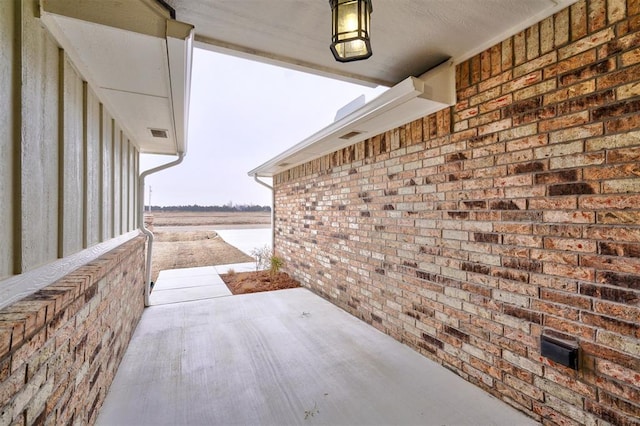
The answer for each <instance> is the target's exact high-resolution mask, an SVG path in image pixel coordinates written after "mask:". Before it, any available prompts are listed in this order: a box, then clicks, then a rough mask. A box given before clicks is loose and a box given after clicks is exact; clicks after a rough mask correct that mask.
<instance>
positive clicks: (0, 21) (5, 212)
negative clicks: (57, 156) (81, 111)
mask: <svg viewBox="0 0 640 426" xmlns="http://www.w3.org/2000/svg"><path fill="white" fill-rule="evenodd" d="M13 17H14V2H11V1H0V182H2V184H1V185H0V206H2V208H0V239H2V241H3V243H2V244H0V278H2V277H5V276H7V275H11V274H12V272H13V269H14V268H13V265H14V256H13V253H14V246H13V245H12V244H5V243H4V242H5V241H13V240H14V233H13V217H14V211H15V208H14V207H15V206H14V204H13V189H14V188H13V187H14V181H15V179H14V167H13V160H14V146H15V145H14V136H13V133H14V123H15V116H16V115H17V114H16V113H15V111H14V104H15V99H14V97H13V90H14V84H13V79H14V77H15V74H14V69H15V68H16V66H15V58H16V57H17V56H18V55H15V54H14V48H13V37H14V34H15V28H14V24H13V22H14V19H13Z"/></svg>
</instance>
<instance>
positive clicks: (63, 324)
mask: <svg viewBox="0 0 640 426" xmlns="http://www.w3.org/2000/svg"><path fill="white" fill-rule="evenodd" d="M143 281H144V238H142V237H137V238H135V239H134V240H131V241H129V242H127V243H125V244H123V245H122V246H120V247H118V248H117V249H114V250H112V251H111V252H109V253H107V254H105V255H104V256H102V257H100V258H99V259H97V260H96V261H93V262H91V263H89V264H87V265H85V266H83V267H81V268H79V269H77V270H76V271H75V272H73V273H71V274H69V275H68V276H66V277H65V278H63V279H61V280H59V281H58V282H56V283H54V284H52V285H50V286H48V287H46V288H44V289H42V290H40V291H38V292H37V293H35V294H34V295H32V296H29V297H27V298H25V299H23V300H21V301H19V302H17V303H15V304H13V305H11V306H9V307H7V308H5V309H3V310H0V425H9V424H11V425H14V424H15V425H23V424H28V425H31V424H41V423H46V424H57V425H59V424H92V423H94V422H95V420H96V416H97V413H98V410H99V408H100V406H101V405H102V403H103V401H104V398H105V395H106V392H107V390H108V388H109V385H110V384H111V381H112V380H113V377H114V376H115V373H116V370H117V367H118V365H119V363H120V360H121V359H122V356H123V355H124V352H125V349H126V348H127V345H128V343H129V339H130V337H131V334H132V333H133V330H134V329H135V327H136V325H137V323H138V320H139V319H140V316H141V315H142V310H143V308H144V298H143V289H144V286H143Z"/></svg>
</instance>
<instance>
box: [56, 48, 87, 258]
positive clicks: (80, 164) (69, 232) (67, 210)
mask: <svg viewBox="0 0 640 426" xmlns="http://www.w3.org/2000/svg"><path fill="white" fill-rule="evenodd" d="M60 61H61V64H62V66H61V67H60V70H61V73H62V75H61V78H60V81H61V82H62V89H61V92H62V99H61V103H62V109H63V114H62V123H61V127H62V139H63V140H64V143H61V144H60V153H61V155H60V175H59V176H60V182H61V184H62V202H61V206H62V209H61V210H60V232H61V236H63V237H64V238H60V240H59V245H60V253H59V255H60V257H66V256H69V255H70V254H73V253H77V252H78V251H80V250H82V249H83V242H84V241H83V240H84V237H83V230H84V226H83V218H84V203H83V199H84V176H83V175H84V142H83V140H82V139H83V133H84V132H83V128H84V125H83V103H84V101H83V95H84V93H83V92H84V90H83V84H82V79H81V78H80V76H79V75H78V74H77V72H76V71H75V69H74V68H73V66H72V65H71V63H70V62H69V59H68V58H67V57H66V55H64V54H61V55H60Z"/></svg>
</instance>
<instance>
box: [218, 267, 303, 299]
mask: <svg viewBox="0 0 640 426" xmlns="http://www.w3.org/2000/svg"><path fill="white" fill-rule="evenodd" d="M220 277H221V278H222V281H224V282H225V284H226V285H227V287H229V290H230V291H231V293H233V294H246V293H258V292H261V291H272V290H282V289H285V288H295V287H300V283H298V281H296V280H294V279H293V278H291V277H290V276H289V275H288V274H287V273H285V272H278V273H277V274H272V273H271V272H269V271H257V272H255V271H254V272H236V273H231V274H222V275H220Z"/></svg>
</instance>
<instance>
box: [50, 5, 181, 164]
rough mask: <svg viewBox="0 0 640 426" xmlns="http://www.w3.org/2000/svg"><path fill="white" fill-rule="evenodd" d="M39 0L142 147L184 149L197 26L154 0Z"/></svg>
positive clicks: (55, 33)
mask: <svg viewBox="0 0 640 426" xmlns="http://www.w3.org/2000/svg"><path fill="white" fill-rule="evenodd" d="M40 6H41V8H40V9H41V10H40V14H41V16H40V17H41V20H42V22H43V23H44V25H45V26H46V27H47V29H48V30H49V31H50V32H51V33H52V35H53V36H54V37H55V39H56V40H57V41H58V43H60V45H61V46H62V48H63V49H64V50H65V52H66V53H67V55H68V56H69V58H70V59H71V61H72V62H73V64H74V65H75V67H76V68H77V69H78V71H79V72H80V74H81V75H82V76H83V78H84V79H86V80H87V82H88V83H89V84H90V85H91V87H92V88H93V89H94V90H95V91H96V94H97V96H98V98H99V99H100V100H101V101H102V103H103V104H104V105H105V106H106V107H107V109H108V110H109V112H110V113H111V114H112V115H113V117H114V118H115V119H116V121H117V122H118V123H119V124H120V125H121V126H122V128H123V130H124V132H125V134H126V136H127V137H128V138H129V139H130V140H131V141H132V142H133V143H134V144H135V145H136V146H138V148H139V149H140V152H142V153H150V154H170V155H175V154H178V153H180V152H183V153H184V152H186V148H187V122H188V112H189V91H190V86H191V55H192V40H193V27H192V26H191V25H189V24H185V23H182V22H178V21H175V20H173V19H172V18H171V14H170V11H169V10H167V9H165V8H163V7H162V6H161V5H160V4H159V3H157V2H156V1H155V0H127V1H126V2H122V1H118V0H88V1H69V0H40ZM151 130H158V131H160V132H155V133H156V134H155V136H154V135H153V134H152V132H151ZM164 136H166V137H164Z"/></svg>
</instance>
